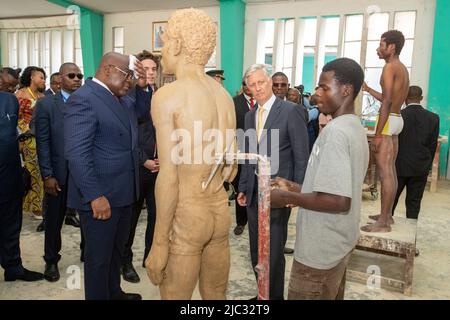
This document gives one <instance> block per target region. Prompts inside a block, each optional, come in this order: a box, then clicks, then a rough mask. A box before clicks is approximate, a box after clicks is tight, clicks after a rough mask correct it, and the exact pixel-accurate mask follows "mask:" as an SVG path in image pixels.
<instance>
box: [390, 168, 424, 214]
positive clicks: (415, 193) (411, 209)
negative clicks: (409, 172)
mask: <svg viewBox="0 0 450 320" xmlns="http://www.w3.org/2000/svg"><path fill="white" fill-rule="evenodd" d="M427 177H428V176H419V177H397V181H398V188H397V194H396V195H395V200H394V206H393V208H392V215H394V211H395V208H396V207H397V203H398V199H399V198H400V195H401V194H402V192H403V189H405V187H406V199H405V204H406V217H407V218H408V219H417V218H418V217H419V212H420V203H421V202H422V197H423V192H424V191H425V186H426V185H427Z"/></svg>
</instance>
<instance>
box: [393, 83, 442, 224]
mask: <svg viewBox="0 0 450 320" xmlns="http://www.w3.org/2000/svg"><path fill="white" fill-rule="evenodd" d="M421 101H422V89H421V88H420V87H418V86H410V87H409V91H408V97H407V98H406V105H407V107H406V108H405V109H403V110H402V111H401V113H402V118H403V122H404V125H403V130H402V132H401V133H400V134H399V136H398V155H397V160H396V162H395V165H396V170H397V181H398V188H397V194H396V195H395V200H394V207H393V209H392V215H393V214H394V210H395V207H396V206H397V203H398V198H399V197H400V195H401V193H402V192H403V189H404V188H405V187H406V201H405V204H406V217H407V218H409V219H417V218H418V216H419V212H420V202H421V201H422V196H423V192H424V190H425V186H426V184H427V177H428V173H429V171H430V169H431V165H432V163H433V159H434V153H435V152H436V147H437V142H438V137H439V116H438V115H437V114H435V113H433V112H430V111H428V110H426V109H424V108H423V107H422V106H421V105H420V102H421Z"/></svg>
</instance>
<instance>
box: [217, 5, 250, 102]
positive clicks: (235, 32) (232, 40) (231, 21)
mask: <svg viewBox="0 0 450 320" xmlns="http://www.w3.org/2000/svg"><path fill="white" fill-rule="evenodd" d="M244 28H245V2H244V1H243V0H220V48H221V50H220V54H221V68H222V69H223V70H224V71H225V79H226V80H225V81H224V86H225V88H226V89H227V91H228V92H229V93H230V95H232V96H234V95H235V94H236V92H237V91H238V90H239V88H240V87H241V82H242V69H243V65H244V35H245V29H244Z"/></svg>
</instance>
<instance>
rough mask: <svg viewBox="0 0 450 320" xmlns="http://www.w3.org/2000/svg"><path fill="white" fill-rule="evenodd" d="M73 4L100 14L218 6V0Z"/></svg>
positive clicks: (88, 0) (102, 0)
mask: <svg viewBox="0 0 450 320" xmlns="http://www.w3.org/2000/svg"><path fill="white" fill-rule="evenodd" d="M73 2H75V3H77V4H79V5H82V6H85V7H87V8H90V9H93V10H96V11H99V12H102V13H115V12H128V11H150V10H170V9H180V8H188V7H196V8H199V7H212V6H217V5H219V1H218V0H188V1H187V0H126V1H123V0H74V1H73Z"/></svg>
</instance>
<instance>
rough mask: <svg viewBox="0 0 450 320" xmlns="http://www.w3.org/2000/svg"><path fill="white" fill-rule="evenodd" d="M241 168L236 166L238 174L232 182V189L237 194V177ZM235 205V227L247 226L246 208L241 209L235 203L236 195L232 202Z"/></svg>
mask: <svg viewBox="0 0 450 320" xmlns="http://www.w3.org/2000/svg"><path fill="white" fill-rule="evenodd" d="M241 168H242V165H238V172H237V174H236V178H235V179H234V180H233V183H232V184H233V187H234V190H235V191H236V192H238V191H237V190H238V186H239V177H240V175H241ZM234 203H235V209H236V225H238V226H245V225H246V224H247V207H242V206H240V205H239V203H238V202H237V195H236V199H235V200H234Z"/></svg>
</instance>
